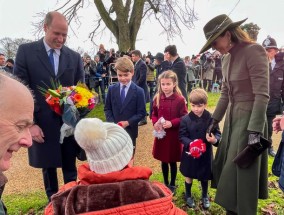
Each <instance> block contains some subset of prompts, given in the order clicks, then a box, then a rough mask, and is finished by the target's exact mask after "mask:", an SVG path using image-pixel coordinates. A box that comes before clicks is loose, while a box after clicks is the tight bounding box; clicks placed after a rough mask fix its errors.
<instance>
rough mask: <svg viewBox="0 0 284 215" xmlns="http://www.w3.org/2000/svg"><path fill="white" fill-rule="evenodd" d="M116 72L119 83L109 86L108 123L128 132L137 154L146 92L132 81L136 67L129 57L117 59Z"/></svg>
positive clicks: (107, 101) (144, 111) (106, 110)
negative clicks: (136, 147) (139, 126)
mask: <svg viewBox="0 0 284 215" xmlns="http://www.w3.org/2000/svg"><path fill="white" fill-rule="evenodd" d="M115 70H116V72H117V77H118V81H119V82H118V83H116V84H114V85H111V86H109V88H108V92H107V97H106V103H105V107H104V112H105V116H106V120H107V122H114V123H118V124H119V125H120V126H122V127H123V128H124V129H125V130H126V131H127V133H128V134H129V136H130V137H131V139H132V142H133V146H134V152H135V146H136V138H137V136H138V123H139V122H140V121H141V120H142V119H143V118H144V117H145V116H146V107H145V96H144V91H143V89H142V88H140V87H138V86H137V85H136V84H134V83H133V82H132V81H131V79H132V76H133V75H134V65H133V63H132V61H131V60H129V59H128V58H127V57H121V58H118V59H117V61H116V63H115ZM134 152H133V155H134Z"/></svg>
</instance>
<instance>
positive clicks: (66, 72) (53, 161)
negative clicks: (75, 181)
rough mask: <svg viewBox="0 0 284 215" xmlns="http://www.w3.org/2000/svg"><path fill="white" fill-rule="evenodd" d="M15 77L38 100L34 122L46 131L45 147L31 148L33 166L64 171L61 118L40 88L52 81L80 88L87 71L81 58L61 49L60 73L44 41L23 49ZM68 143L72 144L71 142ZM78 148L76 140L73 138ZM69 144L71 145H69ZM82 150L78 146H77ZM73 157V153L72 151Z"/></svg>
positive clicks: (18, 59)
mask: <svg viewBox="0 0 284 215" xmlns="http://www.w3.org/2000/svg"><path fill="white" fill-rule="evenodd" d="M14 74H15V75H17V76H18V77H19V78H20V79H22V80H23V81H24V82H25V83H26V84H28V86H29V87H30V88H31V89H32V90H33V93H34V96H35V111H34V121H35V123H36V124H37V125H39V127H40V128H41V129H42V130H43V133H44V140H45V141H44V143H42V144H39V143H34V144H33V145H32V147H30V148H29V161H30V165H31V166H33V167H38V168H51V167H61V165H62V157H61V144H60V143H59V137H60V128H61V125H62V119H61V116H59V115H57V114H56V113H55V112H54V111H52V110H51V108H50V107H49V105H48V104H47V103H46V101H45V97H44V96H43V95H42V94H41V93H40V91H39V90H38V86H41V87H44V88H46V86H45V85H44V84H47V85H48V86H50V87H51V84H50V79H51V78H52V79H54V80H57V81H60V83H61V84H62V86H72V85H76V84H77V82H78V81H84V70H83V64H82V59H81V56H80V55H79V54H78V53H77V52H74V51H72V50H71V49H69V48H67V47H66V46H63V47H62V48H61V53H60V58H59V66H58V73H57V75H56V76H55V73H54V71H53V69H52V66H51V63H50V61H49V59H48V55H47V52H46V49H45V47H44V44H43V39H41V40H39V41H36V42H32V43H27V44H23V45H20V46H19V49H18V52H17V55H16V62H15V67H14ZM64 141H68V138H67V139H66V138H65V140H64ZM70 141H72V143H70V144H69V146H70V148H71V146H74V144H75V141H74V138H72V140H71V138H70ZM68 143H69V142H68ZM77 147H78V146H77ZM70 153H74V152H72V150H71V149H70Z"/></svg>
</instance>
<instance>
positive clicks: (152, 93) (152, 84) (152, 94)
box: [147, 81, 156, 102]
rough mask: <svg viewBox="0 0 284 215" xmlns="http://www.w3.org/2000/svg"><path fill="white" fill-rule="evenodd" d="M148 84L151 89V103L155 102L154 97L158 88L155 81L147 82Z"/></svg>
mask: <svg viewBox="0 0 284 215" xmlns="http://www.w3.org/2000/svg"><path fill="white" fill-rule="evenodd" d="M147 84H148V86H149V89H150V92H149V93H150V102H151V101H153V98H154V95H155V87H156V82H155V81H147Z"/></svg>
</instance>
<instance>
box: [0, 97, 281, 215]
mask: <svg viewBox="0 0 284 215" xmlns="http://www.w3.org/2000/svg"><path fill="white" fill-rule="evenodd" d="M219 96H220V94H218V93H209V99H208V107H209V108H213V107H215V106H216V103H217V100H218V98H219ZM147 110H149V105H147ZM87 117H98V118H100V119H102V120H105V116H104V112H103V105H97V107H96V108H95V109H94V110H93V111H92V112H91V113H90V114H88V116H87ZM272 162H273V159H272V158H271V157H269V166H268V170H269V199H266V200H259V202H258V214H262V212H261V210H262V209H265V210H271V211H273V212H274V214H277V215H284V209H283V206H284V194H283V192H282V191H281V190H280V189H279V188H278V182H277V180H278V177H275V176H273V175H272V173H271V166H272ZM151 180H154V181H160V182H163V176H162V174H161V173H158V174H154V175H153V176H152V177H151ZM8 183H9V182H8ZM177 186H178V189H177V194H176V196H175V197H174V202H175V204H176V205H177V206H178V207H180V208H182V209H183V210H185V211H187V213H188V214H192V215H193V214H194V215H203V214H214V215H215V214H216V215H217V214H218V215H222V214H225V212H224V210H223V209H222V208H221V207H220V206H218V205H217V204H215V203H214V202H211V207H210V209H209V210H207V211H204V210H203V209H202V208H201V207H200V206H199V204H200V201H199V200H200V195H201V187H200V183H199V182H198V181H197V180H195V181H194V182H193V187H192V193H193V197H194V199H195V201H196V205H197V207H196V208H195V210H194V209H189V208H187V207H186V206H185V201H184V198H183V197H184V178H183V176H182V175H181V174H180V173H178V175H177ZM209 196H210V198H211V199H212V200H213V199H214V196H215V190H214V189H209ZM3 201H4V202H5V205H6V206H7V208H8V212H9V215H20V214H21V215H22V214H29V215H32V214H37V215H40V214H43V210H44V207H45V206H46V204H47V200H46V196H45V193H44V192H42V191H37V192H33V193H23V194H11V195H5V192H4V195H3ZM267 214H269V213H267Z"/></svg>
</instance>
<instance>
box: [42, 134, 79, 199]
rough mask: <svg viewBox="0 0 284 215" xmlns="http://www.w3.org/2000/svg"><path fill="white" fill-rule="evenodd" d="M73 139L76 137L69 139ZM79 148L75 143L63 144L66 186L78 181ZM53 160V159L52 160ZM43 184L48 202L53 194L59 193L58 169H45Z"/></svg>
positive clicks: (63, 167)
mask: <svg viewBox="0 0 284 215" xmlns="http://www.w3.org/2000/svg"><path fill="white" fill-rule="evenodd" d="M69 138H73V139H74V137H69ZM78 151H79V146H78V145H77V143H74V142H72V143H71V142H64V143H63V144H61V156H62V173H63V180H64V184H66V183H68V182H71V181H76V180H77V168H76V154H77V152H78ZM51 159H52V158H51ZM42 174H43V182H44V188H45V192H46V195H47V197H48V200H49V201H50V198H51V196H52V195H53V194H55V193H57V192H58V177H57V168H43V169H42Z"/></svg>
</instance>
